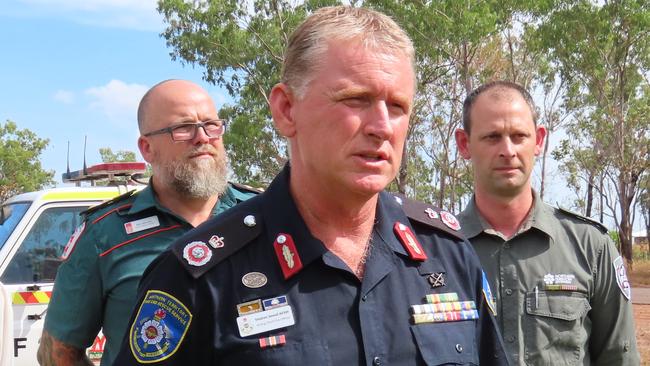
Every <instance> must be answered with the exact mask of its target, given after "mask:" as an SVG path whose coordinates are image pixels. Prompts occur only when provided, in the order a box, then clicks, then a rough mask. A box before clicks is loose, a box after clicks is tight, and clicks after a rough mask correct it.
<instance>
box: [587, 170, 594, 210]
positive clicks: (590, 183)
mask: <svg viewBox="0 0 650 366" xmlns="http://www.w3.org/2000/svg"><path fill="white" fill-rule="evenodd" d="M593 202H594V174H593V173H591V172H590V173H589V181H588V182H587V204H586V209H585V216H587V217H591V208H592V206H593Z"/></svg>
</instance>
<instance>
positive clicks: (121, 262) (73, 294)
mask: <svg viewBox="0 0 650 366" xmlns="http://www.w3.org/2000/svg"><path fill="white" fill-rule="evenodd" d="M253 195H254V194H253V193H252V192H247V191H245V190H241V191H240V190H238V189H236V188H235V187H233V186H230V185H229V186H228V188H227V190H226V192H225V194H224V195H223V196H222V197H220V199H219V202H218V203H217V204H216V206H215V207H214V208H213V211H212V214H213V215H216V214H218V213H221V212H223V211H225V210H226V209H228V208H230V207H232V206H234V205H235V204H237V203H238V202H241V201H243V200H246V199H248V198H250V197H252V196H253ZM192 228H193V227H192V225H190V224H189V223H188V222H186V221H185V220H184V219H182V218H181V217H179V216H177V215H175V214H173V213H172V212H170V211H169V210H168V209H166V208H165V207H163V206H161V205H160V203H159V202H158V200H157V199H156V197H155V195H154V192H153V189H152V187H151V185H149V186H147V187H146V188H145V189H143V190H142V191H140V192H139V193H135V194H133V195H132V196H130V197H121V198H118V199H117V200H115V202H112V203H111V204H110V205H107V206H106V207H102V208H100V209H98V210H94V211H92V212H90V213H89V214H88V215H87V216H86V217H85V221H84V224H83V225H82V227H80V229H78V230H79V231H78V234H79V236H78V240H77V241H76V243H74V247H73V248H70V249H71V250H72V251H71V252H69V250H67V249H68V248H66V251H65V252H68V253H69V254H68V256H67V259H65V261H64V262H63V264H61V266H60V267H59V269H58V272H57V276H56V281H55V284H54V292H53V294H52V298H51V300H50V304H49V306H48V309H47V316H46V318H45V325H44V327H45V330H47V331H48V332H49V333H50V334H51V335H52V336H54V337H55V338H56V339H58V340H60V341H62V342H64V343H67V344H70V345H73V346H75V347H79V348H83V349H85V348H87V347H89V346H90V345H91V344H92V342H93V340H94V339H95V336H96V335H97V333H98V332H99V330H100V328H102V331H103V333H104V335H105V336H106V344H105V347H104V354H103V357H102V363H101V364H102V365H111V364H112V363H113V359H114V358H115V356H116V355H117V352H118V351H119V347H120V343H121V341H122V336H123V335H124V333H125V332H126V328H127V325H128V321H129V317H130V315H131V312H132V310H133V306H134V303H135V296H136V294H137V287H138V283H139V281H140V277H141V276H142V273H143V272H144V270H145V268H146V267H147V266H148V265H149V263H150V262H151V261H153V259H154V258H156V257H157V256H158V254H160V253H161V252H163V251H164V250H165V249H167V247H168V246H169V245H170V244H171V243H173V242H174V240H175V239H177V238H178V237H180V236H181V235H183V234H184V233H186V232H187V231H189V230H190V229H192ZM75 235H77V233H75ZM64 255H65V254H64Z"/></svg>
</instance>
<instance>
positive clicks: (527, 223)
mask: <svg viewBox="0 0 650 366" xmlns="http://www.w3.org/2000/svg"><path fill="white" fill-rule="evenodd" d="M460 216H462V217H463V219H464V220H463V221H464V222H463V233H464V234H465V235H466V236H467V238H468V239H471V238H473V237H475V236H477V235H479V234H480V233H482V232H485V233H486V234H490V235H498V236H499V237H501V238H502V239H503V240H511V239H513V238H515V237H517V236H518V235H520V234H522V233H524V232H526V231H528V230H530V229H531V228H535V229H538V230H540V231H541V232H543V233H545V234H546V235H548V236H550V237H551V238H553V233H554V231H555V230H554V228H553V226H554V221H556V220H555V219H554V216H553V212H552V209H551V208H550V207H549V206H548V205H546V204H544V202H543V201H542V200H541V199H540V198H539V194H538V193H537V192H536V191H535V190H533V209H532V210H531V211H530V212H529V213H528V216H527V217H526V219H525V220H524V222H523V223H522V225H521V227H519V229H518V230H517V233H516V234H515V235H514V236H513V237H512V238H510V239H506V238H505V237H504V236H503V235H502V234H501V233H500V232H498V231H496V230H494V229H493V228H492V226H491V225H490V224H489V223H488V222H487V221H486V220H485V219H484V218H483V216H481V214H480V212H479V211H478V209H477V207H476V201H475V199H474V196H472V199H471V200H470V202H469V204H468V205H467V207H466V208H465V210H464V211H463V212H462V213H461V215H460Z"/></svg>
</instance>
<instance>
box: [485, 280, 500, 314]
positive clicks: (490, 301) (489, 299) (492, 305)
mask: <svg viewBox="0 0 650 366" xmlns="http://www.w3.org/2000/svg"><path fill="white" fill-rule="evenodd" d="M483 297H485V302H486V303H487V306H488V309H490V312H491V313H492V315H494V316H497V304H496V301H495V299H494V296H492V290H490V283H489V282H488V279H487V276H486V275H485V272H483Z"/></svg>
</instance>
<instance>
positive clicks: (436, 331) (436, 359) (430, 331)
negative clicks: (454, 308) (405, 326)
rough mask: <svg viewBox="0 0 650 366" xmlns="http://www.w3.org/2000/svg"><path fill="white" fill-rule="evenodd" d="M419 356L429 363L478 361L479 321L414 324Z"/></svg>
mask: <svg viewBox="0 0 650 366" xmlns="http://www.w3.org/2000/svg"><path fill="white" fill-rule="evenodd" d="M411 333H412V334H413V338H415V342H416V344H417V348H418V350H419V351H420V356H421V357H422V359H423V360H424V362H425V364H427V365H430V366H431V365H478V364H479V362H478V353H477V352H478V351H477V349H476V339H475V334H476V322H475V321H467V320H465V321H458V322H446V323H428V324H414V325H411Z"/></svg>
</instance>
